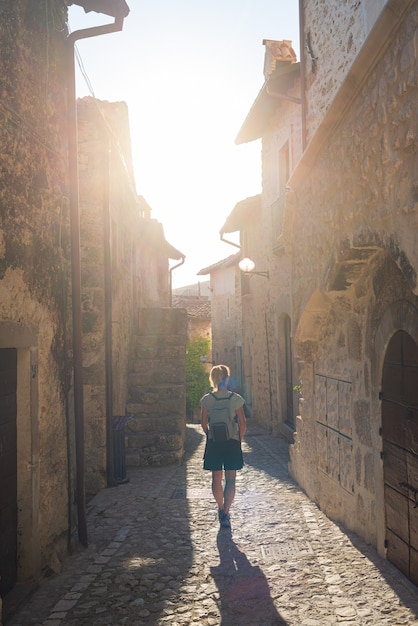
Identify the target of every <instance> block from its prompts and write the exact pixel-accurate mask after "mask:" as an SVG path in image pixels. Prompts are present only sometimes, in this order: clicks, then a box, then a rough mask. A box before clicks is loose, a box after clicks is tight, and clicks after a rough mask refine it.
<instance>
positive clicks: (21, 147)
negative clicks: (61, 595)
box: [0, 0, 73, 614]
mask: <svg viewBox="0 0 418 626" xmlns="http://www.w3.org/2000/svg"><path fill="white" fill-rule="evenodd" d="M35 4H36V3H32V2H25V1H22V0H16V2H13V3H9V2H8V3H5V2H3V3H1V5H0V23H1V28H0V51H1V55H2V61H1V64H0V83H1V85H2V88H1V94H0V144H1V151H0V171H1V176H0V363H1V376H0V529H1V537H0V596H1V597H4V596H6V595H7V594H8V593H9V592H10V591H11V590H12V589H13V588H14V587H15V584H16V582H17V581H19V582H27V583H28V582H33V581H36V580H37V579H38V578H39V577H40V576H41V575H42V573H47V572H48V571H57V570H58V569H59V567H60V561H61V559H62V558H63V555H64V554H65V552H66V550H67V546H68V542H69V535H70V534H71V532H72V530H73V528H72V527H71V525H70V524H69V520H70V519H71V520H72V521H73V515H72V512H73V511H72V503H71V504H70V503H69V501H68V493H69V491H70V490H71V489H72V487H71V476H70V475H69V471H68V467H69V466H68V453H69V449H70V446H71V443H70V441H69V437H68V412H69V402H68V392H69V388H70V371H71V362H70V360H69V358H68V351H69V346H68V335H67V329H68V322H69V320H68V316H67V303H68V298H67V296H68V293H67V285H68V281H69V228H68V225H69V213H68V202H67V199H66V196H67V194H66V189H67V187H68V176H67V155H66V125H65V119H66V103H65V91H66V82H65V81H66V77H65V71H64V70H65V40H64V37H63V35H62V31H63V29H64V27H65V20H66V7H65V6H64V5H63V3H62V2H50V3H48V5H47V7H46V8H45V7H44V10H43V11H41V12H40V11H38V10H37V9H36V8H35ZM52 22H53V23H54V24H55V25H56V28H49V27H48V25H49V24H51V23H52ZM46 45H48V50H49V54H48V56H46V55H45V46H46ZM0 604H1V600H0ZM0 614H1V608H0Z"/></svg>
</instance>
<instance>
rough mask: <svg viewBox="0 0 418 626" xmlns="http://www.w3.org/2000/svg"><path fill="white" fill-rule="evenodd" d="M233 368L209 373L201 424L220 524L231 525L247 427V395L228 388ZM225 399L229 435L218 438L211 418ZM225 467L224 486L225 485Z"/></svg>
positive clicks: (223, 525) (218, 367) (215, 367)
mask: <svg viewBox="0 0 418 626" xmlns="http://www.w3.org/2000/svg"><path fill="white" fill-rule="evenodd" d="M229 377H230V369H229V367H228V366H227V365H215V366H214V367H212V369H211V371H210V375H209V381H210V384H211V387H212V392H211V393H207V394H206V395H204V396H203V398H202V399H201V401H200V404H201V409H202V411H201V425H202V428H203V430H204V432H205V433H206V436H207V438H206V447H205V453H204V457H203V458H204V462H203V469H205V470H210V471H211V472H212V493H213V497H214V498H215V500H216V503H217V505H218V517H219V522H220V525H221V527H223V528H231V521H230V513H229V511H230V508H231V504H232V502H233V500H234V497H235V479H236V474H237V470H240V469H241V468H242V467H243V465H244V461H243V457H242V448H241V442H242V439H243V437H244V434H245V430H246V427H247V425H246V419H245V414H244V402H245V401H244V398H243V397H242V396H240V395H239V394H238V393H234V392H230V391H228V381H229ZM220 400H225V401H226V402H224V404H226V406H227V407H228V409H229V417H230V419H229V431H230V432H229V435H228V436H229V438H227V439H226V440H224V441H219V440H217V439H218V437H217V436H216V434H215V429H214V426H213V423H214V420H212V427H211V413H212V415H213V413H214V411H215V409H216V408H217V407H216V403H217V402H218V401H220ZM223 470H225V486H223V484H222V481H223Z"/></svg>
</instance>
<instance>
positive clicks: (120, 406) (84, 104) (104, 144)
mask: <svg viewBox="0 0 418 626" xmlns="http://www.w3.org/2000/svg"><path fill="white" fill-rule="evenodd" d="M77 109H78V142H79V175H80V213H81V220H80V221H81V251H82V290H83V366H84V403H85V448H86V491H87V493H97V491H98V490H99V489H101V488H103V487H105V486H106V484H107V476H106V458H107V451H106V414H107V413H106V368H105V363H106V352H105V344H106V341H105V337H106V333H107V332H109V331H110V333H111V343H112V356H111V366H112V368H111V371H112V405H113V406H112V412H113V414H114V415H120V414H124V413H125V406H126V397H127V382H126V381H127V371H128V357H129V351H130V345H131V336H132V329H133V322H134V310H133V298H134V295H133V290H134V287H135V284H134V280H133V276H134V269H135V256H134V255H133V254H132V250H133V249H134V245H135V242H136V235H138V233H139V224H140V217H139V214H138V211H137V208H136V202H137V197H136V194H135V191H134V187H133V182H132V172H131V169H130V163H131V155H130V152H129V148H130V145H129V124H128V113H127V107H126V105H125V103H123V102H118V103H108V102H100V101H97V100H94V99H93V98H83V99H82V100H79V101H78V105H77ZM109 150H110V152H109ZM106 213H107V217H106ZM106 221H108V228H109V231H108V238H107V242H106V236H107V235H106V233H107V230H106V226H105V224H106ZM106 245H108V252H109V255H110V256H109V260H108V264H109V265H108V267H109V268H111V269H110V270H109V271H108V278H110V282H108V288H109V289H111V291H112V295H111V302H110V304H109V305H108V306H110V315H111V318H112V319H111V328H110V329H109V327H106V313H105V306H106V305H105V281H106V272H107V270H106V265H105V248H106Z"/></svg>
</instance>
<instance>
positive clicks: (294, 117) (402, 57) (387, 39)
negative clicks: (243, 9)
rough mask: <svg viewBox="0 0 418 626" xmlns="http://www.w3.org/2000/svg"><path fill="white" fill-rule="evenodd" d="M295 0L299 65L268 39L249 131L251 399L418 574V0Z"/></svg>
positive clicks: (358, 524)
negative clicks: (256, 173) (257, 196)
mask: <svg viewBox="0 0 418 626" xmlns="http://www.w3.org/2000/svg"><path fill="white" fill-rule="evenodd" d="M300 7H301V15H300V19H301V59H300V63H296V62H295V59H289V61H286V59H285V58H284V57H283V56H281V57H280V56H278V55H277V48H281V45H278V46H275V45H274V42H271V41H266V42H265V45H266V48H267V51H266V64H265V69H266V68H267V71H270V74H267V77H266V81H265V84H264V85H263V88H262V90H261V92H260V94H259V95H258V97H257V99H256V101H255V102H254V105H253V107H252V109H251V110H250V112H249V114H248V116H247V118H246V120H245V121H244V123H243V125H242V127H241V129H240V131H239V134H238V137H237V142H238V143H240V142H244V141H252V140H255V139H261V140H262V170H263V171H262V174H263V175H262V181H263V190H262V202H261V208H260V212H259V215H258V220H259V221H260V222H261V224H262V226H261V227H260V230H259V231H258V233H256V234H255V236H253V237H252V238H251V237H250V238H249V239H247V240H245V238H243V236H244V235H245V231H246V228H245V221H243V222H242V232H241V242H242V246H243V249H242V252H243V254H245V256H248V257H251V258H252V259H253V260H254V262H255V270H256V271H257V270H260V272H261V273H262V275H261V276H258V275H254V276H252V277H251V279H250V282H251V285H250V293H249V294H247V295H243V296H242V303H243V336H244V367H245V368H249V369H250V370H251V379H252V385H253V386H252V401H253V411H254V414H255V417H256V418H257V419H259V420H260V421H262V422H264V423H265V424H266V425H269V426H270V427H271V428H272V429H276V430H278V431H279V432H282V431H283V432H284V431H285V429H286V424H288V425H289V431H292V430H293V431H294V444H293V446H292V448H291V465H290V469H291V472H292V474H293V476H294V477H295V478H296V480H297V481H298V482H299V484H300V485H301V486H302V488H303V489H304V490H305V491H306V492H307V494H308V495H309V496H310V497H311V498H312V499H313V500H314V501H315V502H317V503H318V505H319V506H320V507H321V508H322V510H324V511H325V512H326V513H327V514H328V515H329V516H330V517H331V518H333V519H335V520H337V521H339V522H341V523H343V524H344V526H345V527H346V528H348V529H350V530H352V531H354V532H356V533H358V534H359V535H360V536H362V537H363V538H364V539H366V540H367V541H369V542H370V543H372V544H373V545H374V546H376V548H377V550H378V552H379V553H380V554H381V555H383V556H386V557H387V558H388V559H389V560H390V561H392V562H393V563H394V564H395V565H396V566H397V567H398V568H399V569H400V570H401V571H402V572H404V573H405V575H406V576H408V577H409V578H410V579H411V580H412V581H413V582H415V583H418V559H417V554H418V543H417V540H416V536H417V529H418V513H417V510H418V509H417V508H416V493H417V489H418V485H417V480H416V476H417V459H418V449H417V443H416V442H417V439H418V435H417V432H418V426H417V424H418V421H417V419H418V396H417V393H418V386H417V384H416V381H417V375H418V347H417V343H418V299H417V294H418V287H417V268H418V254H417V248H416V236H415V234H416V230H417V217H416V216H417V210H418V204H417V202H418V194H417V171H418V167H417V151H418V139H417V137H418V135H417V132H418V129H417V119H418V118H417V108H416V107H417V102H418V97H417V96H418V94H417V48H418V42H417V20H418V7H417V3H416V2H414V1H408V0H407V1H405V2H402V3H400V2H397V1H395V0H388V1H386V2H383V0H382V1H380V2H379V1H378V2H374V3H363V2H357V3H352V4H350V5H348V3H343V4H342V3H341V2H339V1H338V0H330V1H329V2H327V3H326V6H325V4H324V3H322V2H318V0H303V1H302V2H301V3H300ZM282 43H283V42H278V44H282ZM272 57H273V63H271V62H270V61H271V59H272ZM240 228H241V227H240ZM247 234H248V233H247ZM250 235H251V233H250ZM267 272H268V277H267ZM290 385H291V390H293V392H294V394H293V398H292V397H291V395H292V394H291V390H290V389H289V386H290ZM295 396H296V397H295ZM297 396H300V398H298V397H297ZM298 400H299V401H298ZM292 402H293V409H292V412H293V416H292V415H286V411H287V409H288V407H289V404H291V403H292ZM292 419H293V424H292Z"/></svg>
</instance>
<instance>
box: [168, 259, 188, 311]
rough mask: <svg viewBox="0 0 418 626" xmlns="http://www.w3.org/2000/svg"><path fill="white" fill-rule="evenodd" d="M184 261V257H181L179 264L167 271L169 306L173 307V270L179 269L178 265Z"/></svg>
mask: <svg viewBox="0 0 418 626" xmlns="http://www.w3.org/2000/svg"><path fill="white" fill-rule="evenodd" d="M185 259H186V257H185V256H182V257H181V261H180V263H177V265H173V267H170V270H169V271H170V306H173V270H175V269H177V268H178V267H180V265H183V264H184V261H185Z"/></svg>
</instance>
